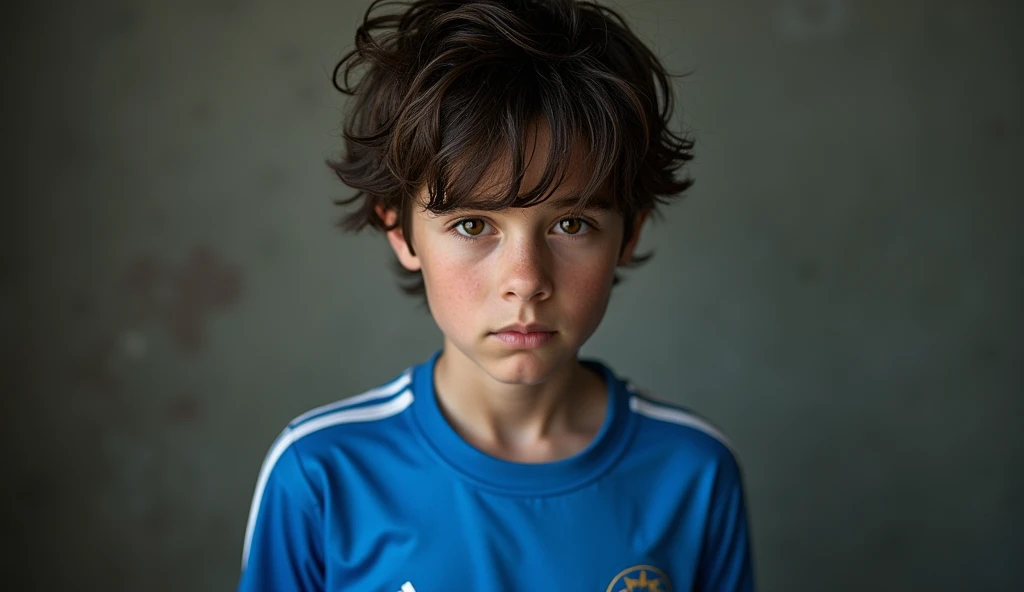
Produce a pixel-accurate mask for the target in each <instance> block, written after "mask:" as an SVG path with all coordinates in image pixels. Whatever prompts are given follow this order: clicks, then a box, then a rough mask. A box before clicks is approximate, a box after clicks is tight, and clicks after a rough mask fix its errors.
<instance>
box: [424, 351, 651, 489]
mask: <svg viewBox="0 0 1024 592" xmlns="http://www.w3.org/2000/svg"><path fill="white" fill-rule="evenodd" d="M440 355H441V350H439V351H437V352H435V353H434V354H433V355H432V356H431V357H430V359H429V360H427V361H426V362H424V363H422V364H420V365H418V366H416V367H415V368H414V370H413V384H412V387H413V394H414V401H413V405H412V410H413V416H414V417H415V419H416V423H417V426H418V428H419V432H420V435H421V436H422V437H423V438H424V439H425V440H426V442H427V444H428V446H429V447H430V449H431V450H432V451H433V452H434V453H435V454H436V456H437V457H438V458H439V460H440V461H441V462H442V463H443V464H445V465H447V466H449V467H450V468H452V469H454V470H455V472H457V473H458V474H459V475H460V477H462V478H464V479H466V480H468V481H470V482H472V483H474V484H475V485H477V486H480V487H483V488H485V489H491V490H494V491H499V492H501V493H505V494H512V495H552V494H556V493H560V492H564V491H568V490H571V489H575V488H578V487H581V486H583V485H585V484H587V483H589V482H591V481H593V480H594V479H596V478H597V477H599V476H600V475H602V474H604V473H605V472H606V471H607V470H608V469H610V468H611V467H612V465H614V463H615V462H616V461H617V460H618V458H619V457H620V456H621V454H622V452H624V451H625V449H626V446H627V445H628V442H629V440H630V438H631V436H632V426H633V423H634V422H631V421H630V419H631V417H632V413H631V412H630V409H629V396H628V393H627V392H626V385H625V383H624V382H623V381H621V380H619V379H618V378H617V377H616V376H615V375H614V373H613V372H612V371H611V370H610V369H609V368H608V367H607V366H606V365H604V364H603V363H601V362H599V361H596V360H589V359H587V360H580V362H581V363H582V364H584V365H585V366H587V367H588V368H592V369H594V370H596V371H598V372H599V373H600V374H601V376H602V378H603V379H604V383H605V388H606V389H607V394H608V397H607V409H606V412H605V418H604V422H603V423H602V424H601V428H600V430H598V433H597V435H596V436H595V437H594V439H593V440H591V442H590V444H588V445H587V447H586V448H584V449H583V450H581V451H580V452H578V453H576V454H574V455H572V456H569V457H567V458H564V459H561V460H557V461H552V462H544V463H520V462H514V461H509V460H504V459H501V458H498V457H495V456H492V455H490V454H487V453H486V452H483V451H482V450H479V449H478V448H476V447H475V446H473V445H472V444H470V443H469V442H467V441H466V440H465V439H464V438H463V437H462V436H461V435H459V433H458V432H456V431H455V429H454V428H453V427H452V426H451V424H450V423H448V420H447V419H446V418H445V417H444V414H443V413H442V412H441V408H440V406H439V405H438V402H437V393H436V391H435V388H434V368H435V366H436V364H437V359H438V358H439V357H440Z"/></svg>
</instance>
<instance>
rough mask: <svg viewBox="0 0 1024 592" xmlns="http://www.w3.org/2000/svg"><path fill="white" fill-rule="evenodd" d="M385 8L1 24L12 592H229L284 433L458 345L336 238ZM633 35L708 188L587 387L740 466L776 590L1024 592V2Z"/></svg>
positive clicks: (683, 23) (387, 257)
mask: <svg viewBox="0 0 1024 592" xmlns="http://www.w3.org/2000/svg"><path fill="white" fill-rule="evenodd" d="M366 4H367V1H366V0H336V1H334V2H319V1H314V0H304V1H301V2H296V3H282V2H268V1H250V2H243V1H241V0H216V1H208V2H196V1H194V0H186V1H181V2H175V3H172V2H155V1H125V0H95V1H93V2H88V3H79V2H67V1H63V0H58V1H56V2H48V3H28V2H16V3H15V4H14V5H13V6H10V7H9V8H8V9H7V10H5V13H6V14H5V17H4V19H3V20H2V22H0V28H2V31H3V42H4V45H5V51H4V52H3V53H2V56H0V59H2V66H3V81H4V98H5V104H6V108H5V109H4V115H5V116H4V117H3V138H4V142H3V162H4V170H5V174H4V188H3V193H4V202H3V203H4V210H3V219H5V220H7V221H8V222H7V224H6V226H5V227H6V229H7V230H6V231H5V232H4V233H3V235H4V236H3V242H4V243H5V247H6V248H4V249H3V250H2V255H0V256H2V262H3V264H2V276H0V277H2V278H3V290H2V292H0V299H2V300H0V334H2V336H3V337H2V340H0V345H2V348H3V349H2V356H3V365H2V372H0V375H2V380H3V382H2V383H0V384H2V388H3V396H2V398H0V405H2V407H0V412H2V415H0V416H2V418H3V424H2V432H0V438H2V441H3V444H4V458H5V463H4V464H5V465H7V466H8V468H7V469H6V470H5V471H4V473H5V475H6V476H5V477H4V478H3V485H2V487H0V504H2V505H0V508H2V514H0V527H2V532H3V537H4V542H5V545H4V547H5V548H4V550H3V552H2V553H0V570H2V572H3V573H4V574H5V575H4V578H5V581H6V582H7V583H6V584H5V585H4V588H5V589H8V590H65V589H74V590H104V591H129V590H130V591H165V590H166V591H181V590H188V591H197V592H199V591H215V590H229V589H232V587H233V586H234V585H235V582H236V580H237V577H238V566H239V558H240V553H241V545H242V537H243V531H244V528H245V520H246V516H247V512H248V509H249V503H250V497H251V495H252V491H253V487H254V484H255V481H256V476H257V472H258V470H259V466H260V463H261V462H262V459H263V455H264V454H265V452H266V451H267V449H268V447H269V445H270V443H271V441H272V440H273V439H274V437H275V436H276V434H277V433H278V432H279V431H280V430H281V428H283V427H284V425H285V424H286V423H287V422H288V421H289V419H291V418H292V417H294V416H295V415H297V414H299V413H301V412H303V411H305V410H307V409H309V408H311V407H313V406H316V405H320V404H323V403H326V402H329V401H332V400H336V399H339V398H343V397H346V396H350V395H352V394H356V393H359V392H361V391H363V390H366V389H368V388H371V387H373V386H376V385H378V384H380V383H382V382H384V381H386V380H388V379H390V378H391V377H393V376H394V375H395V374H397V372H399V371H400V370H401V369H402V368H404V367H406V366H408V365H411V364H414V363H417V362H420V361H422V360H424V359H426V358H427V357H428V356H429V355H430V354H431V353H432V352H433V351H434V350H435V349H436V348H437V347H438V346H439V344H440V338H439V333H438V332H437V330H436V328H435V327H434V326H433V323H432V321H431V319H430V317H429V315H428V313H427V311H426V310H425V309H424V308H423V307H421V306H420V305H419V304H418V303H417V302H416V301H415V300H412V299H408V298H406V297H404V296H402V295H401V293H400V292H399V290H398V289H397V287H396V281H395V278H394V277H393V275H392V272H391V267H390V263H391V254H390V252H389V250H388V249H387V247H386V245H385V242H384V241H383V240H382V239H381V238H380V237H378V236H374V235H372V234H363V235H347V234H343V233H342V232H340V231H338V230H336V229H335V227H334V222H335V221H336V220H337V219H338V217H339V215H340V214H341V211H340V210H339V209H338V208H336V207H335V206H333V205H332V200H333V199H335V198H338V197H344V196H347V195H349V194H350V192H349V190H347V189H346V188H345V187H343V186H341V185H340V184H339V183H338V182H337V181H336V180H335V179H334V178H333V177H332V175H331V173H330V171H329V170H328V168H327V167H326V166H325V165H324V164H323V162H324V160H325V159H326V158H328V157H330V156H332V155H334V154H336V153H337V150H338V149H339V147H340V128H339V125H340V122H341V117H342V113H343V110H344V107H345V102H344V100H343V98H342V97H341V96H340V95H338V94H337V93H336V92H334V91H333V89H332V88H331V84H330V80H329V79H330V71H331V69H332V68H333V65H334V63H335V61H336V60H337V58H338V57H339V56H340V55H341V53H342V52H343V51H345V50H346V49H347V48H348V47H349V46H350V45H351V42H352V37H353V33H354V31H355V27H356V26H357V24H358V22H359V20H360V18H361V15H362V12H363V10H364V9H365V7H366ZM614 6H617V7H619V8H620V9H622V10H623V11H624V12H625V14H626V15H627V16H628V17H629V19H630V22H631V23H632V24H633V26H634V27H635V28H636V30H637V31H638V32H639V33H640V34H641V36H642V37H643V38H644V39H645V40H647V41H648V42H649V43H650V44H651V45H652V46H653V47H654V48H655V50H656V52H657V53H658V54H660V55H661V56H663V58H664V60H665V62H666V64H667V65H668V67H669V68H670V69H671V70H673V71H674V72H677V73H682V72H691V74H690V75H689V76H687V77H685V78H681V79H679V80H678V81H677V92H678V95H679V105H680V108H681V109H680V112H679V113H678V115H679V119H678V121H679V123H680V125H685V126H686V127H688V128H689V129H691V130H692V131H693V133H694V134H695V136H696V138H697V140H698V144H697V149H696V153H697V160H696V161H695V162H694V163H693V166H692V169H691V171H692V174H693V176H694V177H695V178H696V181H697V183H696V185H695V186H694V188H693V190H692V191H691V192H690V193H689V194H688V196H687V197H686V199H685V200H683V201H682V202H680V203H679V204H677V205H675V206H673V207H671V208H669V209H668V210H666V212H665V214H666V215H665V218H664V219H663V220H661V221H658V222H656V223H655V224H654V225H653V226H651V227H649V228H648V231H647V234H646V235H645V237H644V239H643V241H642V243H641V247H642V249H644V250H652V251H654V253H655V256H654V259H653V260H652V261H651V262H650V263H649V264H648V265H646V266H645V267H642V268H640V269H638V270H635V271H631V272H628V273H627V274H626V275H627V279H626V281H625V283H624V284H623V285H621V286H619V287H618V288H616V293H615V295H614V296H613V298H612V304H611V307H610V309H609V311H608V315H607V318H606V320H605V322H604V324H603V326H602V327H601V329H600V330H599V331H598V333H597V335H596V336H595V337H594V338H593V340H592V341H591V342H590V343H589V344H588V345H587V347H586V348H585V350H584V353H585V354H587V355H589V356H593V357H598V358H601V359H604V360H607V361H609V362H610V363H611V364H612V365H613V366H614V368H615V369H616V370H617V371H618V372H619V373H620V374H622V375H624V376H627V377H631V378H633V379H634V380H635V381H636V382H638V383H639V384H640V385H641V386H643V387H645V388H646V389H647V390H649V391H651V392H653V393H656V394H657V395H659V396H661V397H664V398H669V399H672V400H674V401H677V402H679V403H682V404H685V405H688V406H690V407H692V408H694V409H696V410H698V411H699V412H701V413H702V414H704V415H706V416H708V417H709V418H711V419H712V420H713V421H714V422H716V423H717V424H718V425H720V426H721V427H722V428H723V429H724V431H725V432H727V433H728V434H729V435H730V437H731V438H732V440H733V441H734V443H735V445H736V448H737V450H738V451H739V453H740V458H741V463H742V466H743V467H744V470H745V477H746V486H747V494H748V497H749V508H750V516H751V521H752V527H753V537H754V539H753V540H754V549H755V560H756V566H757V572H758V579H759V582H760V588H761V589H762V590H766V591H775V590H779V591H781V590H786V591H790V592H795V591H808V592H811V591H815V592H817V591H821V590H828V591H836V592H840V591H850V592H854V591H857V592H860V591H862V590H899V591H904V590H931V591H947V590H948V591H950V592H952V591H958V592H959V591H963V590H971V591H989V590H992V591H995V590H999V591H1011V590H1022V589H1024V528H1022V527H1024V429H1022V428H1024V426H1022V423H1024V422H1022V418H1024V402H1022V398H1024V370H1022V367H1024V366H1022V364H1024V355H1022V354H1024V351H1022V349H1024V344H1022V337H1021V336H1022V330H1024V315H1022V306H1021V303H1024V282H1022V272H1024V239H1022V230H1024V229H1022V222H1024V206H1022V203H1024V200H1022V198H1024V195H1022V191H1021V169H1022V160H1024V143H1022V126H1024V121H1022V117H1021V107H1022V105H1024V67H1022V50H1024V41H1022V39H1024V35H1022V30H1024V4H1021V3H1020V2H1016V1H995V0H991V1H978V2H970V3H968V2H962V1H961V2H952V1H928V2H926V1H924V0H886V1H883V0H766V1H760V2H752V1H751V2H736V1H727V0H726V1H714V2H712V1H703V0H702V1H673V0H622V1H621V2H619V3H617V4H614ZM8 586H10V587H8Z"/></svg>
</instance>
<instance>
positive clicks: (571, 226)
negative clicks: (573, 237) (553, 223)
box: [558, 218, 584, 234]
mask: <svg viewBox="0 0 1024 592" xmlns="http://www.w3.org/2000/svg"><path fill="white" fill-rule="evenodd" d="M583 224H584V222H583V220H580V219H579V218H566V219H565V220H562V221H560V222H559V223H558V228H559V229H560V230H561V231H562V232H564V233H566V234H577V233H579V231H581V230H583Z"/></svg>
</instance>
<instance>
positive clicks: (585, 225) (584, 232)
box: [448, 216, 597, 241]
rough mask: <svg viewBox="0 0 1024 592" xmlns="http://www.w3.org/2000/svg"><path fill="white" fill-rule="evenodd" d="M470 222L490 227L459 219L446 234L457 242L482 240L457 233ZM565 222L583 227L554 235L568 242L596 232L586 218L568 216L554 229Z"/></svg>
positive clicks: (467, 219)
mask: <svg viewBox="0 0 1024 592" xmlns="http://www.w3.org/2000/svg"><path fill="white" fill-rule="evenodd" d="M470 220H474V221H477V222H482V223H483V224H484V225H486V226H490V222H487V221H486V220H484V219H482V218H472V217H470V218H459V219H458V220H456V221H455V222H453V223H452V224H451V226H449V227H448V232H450V233H451V234H452V235H453V236H454V237H455V238H457V239H459V240H464V241H475V240H479V239H481V238H483V237H484V236H486V235H482V234H481V235H477V236H467V235H465V234H462V233H461V232H459V227H460V226H461V225H462V224H463V223H465V222H469V221H470ZM566 220H576V221H577V222H579V223H580V224H582V225H583V228H581V229H580V231H579V232H577V233H576V234H569V233H567V232H559V233H556V234H559V235H561V236H564V237H566V238H568V239H569V240H578V239H580V238H582V237H584V236H586V235H588V234H590V233H591V232H593V231H595V230H597V225H596V224H594V223H593V222H591V221H590V220H587V219H586V218H580V217H578V216H570V217H568V218H561V219H559V220H558V222H556V223H555V228H558V227H559V226H560V225H561V223H562V222H564V221H566Z"/></svg>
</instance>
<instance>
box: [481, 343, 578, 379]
mask: <svg viewBox="0 0 1024 592" xmlns="http://www.w3.org/2000/svg"><path fill="white" fill-rule="evenodd" d="M544 353H547V354H548V355H544ZM551 353H553V352H537V351H519V352H515V353H512V354H506V355H503V356H501V357H499V358H497V359H492V360H487V361H485V362H484V363H483V364H481V365H482V366H483V367H484V370H485V371H486V372H487V374H489V375H490V376H491V378H493V379H494V380H496V381H498V382H500V383H502V384H510V385H511V384H519V385H524V386H532V385H537V384H542V383H544V382H546V381H547V380H548V379H549V378H551V375H552V374H554V373H555V372H556V371H557V370H558V369H559V368H560V367H561V366H562V363H564V360H555V359H554V358H555V356H552V355H551Z"/></svg>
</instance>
